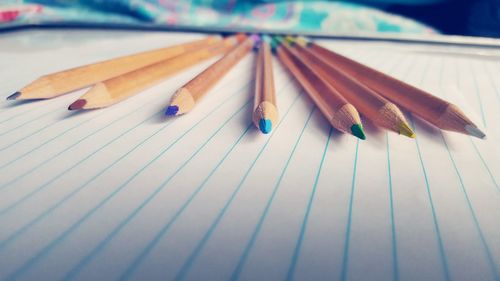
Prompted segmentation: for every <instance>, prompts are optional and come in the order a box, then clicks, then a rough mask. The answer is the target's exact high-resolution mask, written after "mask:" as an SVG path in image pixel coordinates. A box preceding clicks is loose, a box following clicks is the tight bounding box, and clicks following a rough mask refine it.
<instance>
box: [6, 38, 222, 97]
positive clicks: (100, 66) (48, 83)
mask: <svg viewBox="0 0 500 281" xmlns="http://www.w3.org/2000/svg"><path fill="white" fill-rule="evenodd" d="M220 41H222V37H220V36H209V37H207V38H205V39H201V40H197V41H193V42H189V43H184V44H180V45H175V46H170V47H166V48H161V49H156V50H152V51H147V52H142V53H138V54H132V55H128V56H122V57H118V58H114V59H110V60H106V61H101V62H97V63H93V64H88V65H84V66H80V67H76V68H72V69H67V70H64V71H59V72H56V73H52V74H48V75H45V76H42V77H40V78H38V79H37V80H35V81H33V82H31V83H30V84H28V85H27V86H25V87H24V88H22V89H20V90H19V91H17V92H15V93H14V94H12V95H10V96H9V97H8V98H7V99H9V100H31V99H48V98H53V97H57V96H60V95H63V94H66V93H69V92H71V91H75V90H78V89H81V88H85V87H87V86H90V85H93V84H95V83H97V82H101V81H104V80H107V79H110V78H112V77H115V76H119V75H122V74H125V73H127V72H130V71H132V70H135V69H138V68H141V67H144V66H147V65H150V64H153V63H156V62H158V61H161V60H165V59H169V58H173V57H175V56H178V55H180V54H183V53H186V52H191V51H195V50H198V49H200V48H203V47H207V46H210V45H213V44H215V43H217V42H220Z"/></svg>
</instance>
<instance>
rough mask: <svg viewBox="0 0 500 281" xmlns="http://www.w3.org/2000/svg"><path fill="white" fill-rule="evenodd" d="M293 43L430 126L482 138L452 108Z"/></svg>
mask: <svg viewBox="0 0 500 281" xmlns="http://www.w3.org/2000/svg"><path fill="white" fill-rule="evenodd" d="M294 41H295V42H296V43H298V44H299V45H301V46H303V47H305V48H306V49H307V50H308V51H309V52H310V53H312V54H314V55H315V56H318V57H320V58H321V59H322V60H324V61H326V62H328V63H329V64H330V65H333V66H335V67H336V68H339V69H341V70H342V71H343V72H345V73H347V74H348V75H350V76H352V77H353V78H355V79H357V80H358V81H360V82H361V83H363V84H365V85H366V86H368V87H370V88H371V89H373V90H375V91H376V92H377V93H379V94H380V95H382V96H384V97H385V98H387V99H390V100H392V101H393V102H395V103H397V104H399V105H401V106H403V107H405V108H406V109H408V110H409V111H411V112H412V113H414V114H416V115H417V116H419V117H420V118H422V119H424V120H426V121H427V122H429V123H431V124H433V125H434V126H436V127H438V128H440V129H443V130H449V131H455V132H459V133H463V134H467V135H471V136H475V137H478V138H481V139H482V138H485V137H486V135H485V134H484V133H483V132H482V131H481V130H480V129H479V128H478V127H477V126H476V125H475V124H474V123H473V122H472V121H471V120H470V119H469V118H468V117H467V116H465V114H464V113H463V112H462V110H460V109H459V108H458V107H457V106H456V105H454V104H452V103H449V102H447V101H445V100H443V99H440V98H438V97H436V96H433V95H431V94H429V93H427V92H425V91H423V90H420V89H418V88H416V87H414V86H411V85H409V84H407V83H405V82H403V81H400V80H397V79H395V78H393V77H391V76H389V75H386V74H384V73H382V72H379V71H377V70H375V69H373V68H370V67H368V66H365V65H363V64H360V63H358V62H356V61H354V60H351V59H349V58H347V57H344V56H342V55H340V54H338V53H335V52H333V51H330V50H328V49H326V48H323V47H321V46H319V45H318V44H315V43H313V42H310V41H307V40H306V39H304V38H298V39H297V38H295V39H294Z"/></svg>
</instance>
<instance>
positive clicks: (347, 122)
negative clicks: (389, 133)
mask: <svg viewBox="0 0 500 281" xmlns="http://www.w3.org/2000/svg"><path fill="white" fill-rule="evenodd" d="M275 51H276V54H277V56H278V58H279V59H280V61H281V62H282V63H283V65H285V67H286V68H287V69H288V70H289V71H290V73H291V74H292V75H293V76H294V77H295V78H296V80H297V81H298V82H299V84H300V85H301V86H302V88H304V90H305V92H306V93H307V94H308V95H309V97H310V98H311V99H312V100H313V102H314V103H315V104H316V106H317V107H318V108H319V110H320V111H321V113H323V115H324V116H325V118H326V119H327V120H328V122H329V123H330V124H331V125H332V126H333V127H334V128H336V129H337V130H339V131H341V132H344V133H349V134H352V135H354V136H356V137H358V138H360V139H363V140H364V139H366V136H365V133H364V130H363V126H362V124H361V119H360V117H359V114H358V111H357V110H356V108H355V107H354V106H353V105H351V104H350V103H349V102H348V101H347V100H346V99H345V98H344V97H342V96H341V95H340V94H339V93H338V92H337V90H336V89H335V88H333V87H332V86H331V85H330V84H328V83H327V82H326V81H325V80H324V79H323V78H322V77H321V76H319V75H318V73H317V71H316V70H314V69H312V68H311V67H309V66H308V65H306V64H305V63H304V62H303V61H301V60H300V59H298V58H297V57H295V56H294V55H293V54H292V53H291V52H290V50H289V49H288V48H286V46H284V45H283V44H276V48H275Z"/></svg>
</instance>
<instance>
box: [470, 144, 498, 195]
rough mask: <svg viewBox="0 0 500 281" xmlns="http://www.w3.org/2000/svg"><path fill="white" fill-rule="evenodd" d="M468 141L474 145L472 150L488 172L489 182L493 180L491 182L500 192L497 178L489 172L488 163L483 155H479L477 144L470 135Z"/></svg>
mask: <svg viewBox="0 0 500 281" xmlns="http://www.w3.org/2000/svg"><path fill="white" fill-rule="evenodd" d="M469 141H470V142H471V144H472V146H473V147H474V150H475V151H476V153H477V156H479V159H481V163H483V167H484V168H485V169H486V171H487V172H488V175H489V176H490V179H491V182H493V184H494V185H495V187H496V188H497V191H498V192H500V187H499V186H498V183H497V180H496V179H495V176H493V173H492V172H491V170H490V168H489V167H488V165H487V164H486V161H485V160H484V158H483V156H482V155H481V153H480V152H479V149H477V146H476V144H475V143H474V141H473V140H472V137H469Z"/></svg>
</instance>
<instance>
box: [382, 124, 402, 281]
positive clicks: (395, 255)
mask: <svg viewBox="0 0 500 281" xmlns="http://www.w3.org/2000/svg"><path fill="white" fill-rule="evenodd" d="M385 140H386V151H387V177H388V179H389V208H390V218H391V236H392V239H391V242H392V280H395V281H396V280H399V265H398V248H397V247H398V243H397V237H396V220H395V219H394V195H393V191H392V174H391V153H390V147H389V134H387V133H386V134H385Z"/></svg>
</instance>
